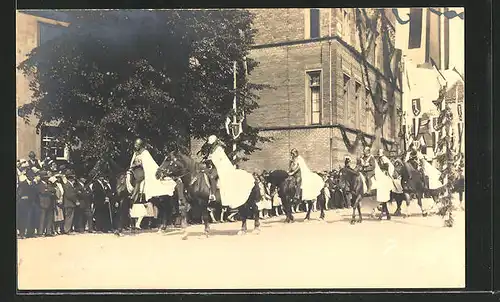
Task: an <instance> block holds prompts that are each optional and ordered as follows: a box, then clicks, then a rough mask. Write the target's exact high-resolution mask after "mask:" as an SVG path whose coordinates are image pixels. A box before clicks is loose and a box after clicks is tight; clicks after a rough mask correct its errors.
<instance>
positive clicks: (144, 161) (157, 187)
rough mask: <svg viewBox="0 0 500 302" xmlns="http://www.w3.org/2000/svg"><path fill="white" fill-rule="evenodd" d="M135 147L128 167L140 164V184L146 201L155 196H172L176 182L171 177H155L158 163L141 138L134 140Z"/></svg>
mask: <svg viewBox="0 0 500 302" xmlns="http://www.w3.org/2000/svg"><path fill="white" fill-rule="evenodd" d="M135 149H136V151H135V152H134V155H133V156H132V159H131V161H130V168H131V169H133V168H134V167H136V166H139V165H140V166H142V169H143V170H144V181H143V183H142V184H141V191H142V192H143V193H144V195H145V196H146V201H148V200H149V199H151V198H153V197H157V196H165V195H168V196H173V195H174V190H175V186H176V185H177V183H176V182H175V181H174V180H173V179H171V178H165V179H163V180H158V179H156V176H155V174H156V170H158V164H157V163H156V162H155V160H154V159H153V157H152V156H151V154H150V153H149V151H148V150H147V149H146V148H145V147H144V146H143V142H142V140H141V139H137V140H136V142H135Z"/></svg>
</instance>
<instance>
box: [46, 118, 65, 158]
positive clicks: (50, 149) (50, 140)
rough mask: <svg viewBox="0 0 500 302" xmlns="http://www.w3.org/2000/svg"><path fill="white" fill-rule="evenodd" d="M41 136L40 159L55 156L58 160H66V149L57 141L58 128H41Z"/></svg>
mask: <svg viewBox="0 0 500 302" xmlns="http://www.w3.org/2000/svg"><path fill="white" fill-rule="evenodd" d="M41 134H42V135H41V136H42V143H41V145H42V157H41V158H42V159H44V158H47V157H50V156H52V155H55V156H56V159H58V160H68V153H69V152H68V149H67V148H65V146H64V145H63V144H62V143H60V142H59V140H58V139H57V137H58V136H59V135H60V128H59V127H54V126H43V127H42V131H41Z"/></svg>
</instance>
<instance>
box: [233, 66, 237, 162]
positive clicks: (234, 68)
mask: <svg viewBox="0 0 500 302" xmlns="http://www.w3.org/2000/svg"><path fill="white" fill-rule="evenodd" d="M233 88H234V99H233V111H234V115H233V123H234V124H236V123H237V117H236V114H237V112H236V93H237V91H236V61H234V62H233ZM235 161H236V137H234V136H233V162H235Z"/></svg>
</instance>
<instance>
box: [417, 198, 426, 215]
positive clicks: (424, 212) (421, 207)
mask: <svg viewBox="0 0 500 302" xmlns="http://www.w3.org/2000/svg"><path fill="white" fill-rule="evenodd" d="M422 197H423V194H422V193H421V192H418V193H417V203H418V206H419V207H420V211H422V216H424V217H426V216H427V211H425V210H424V207H423V205H422Z"/></svg>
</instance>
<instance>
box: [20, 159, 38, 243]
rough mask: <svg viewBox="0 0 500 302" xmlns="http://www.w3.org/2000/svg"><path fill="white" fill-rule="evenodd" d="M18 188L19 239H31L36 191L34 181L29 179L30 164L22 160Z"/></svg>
mask: <svg viewBox="0 0 500 302" xmlns="http://www.w3.org/2000/svg"><path fill="white" fill-rule="evenodd" d="M18 170H19V175H18V187H17V197H18V200H17V228H18V230H19V238H25V236H28V237H31V236H32V235H33V234H30V231H29V230H30V229H31V220H32V219H31V215H32V213H33V211H32V209H33V203H34V201H35V190H34V189H33V180H32V179H30V178H28V176H27V174H28V170H29V164H28V162H27V161H26V160H24V159H22V160H20V164H19V169H18Z"/></svg>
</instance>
